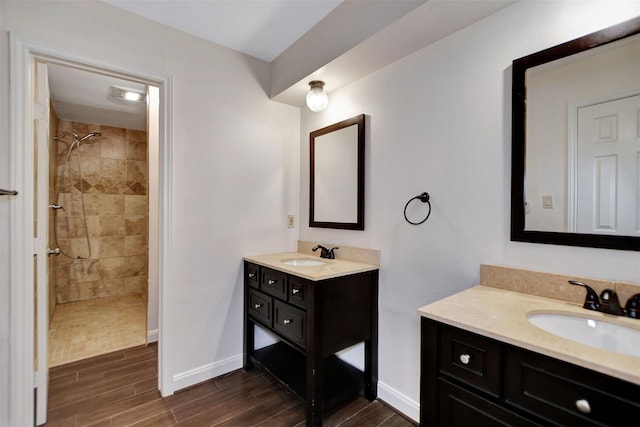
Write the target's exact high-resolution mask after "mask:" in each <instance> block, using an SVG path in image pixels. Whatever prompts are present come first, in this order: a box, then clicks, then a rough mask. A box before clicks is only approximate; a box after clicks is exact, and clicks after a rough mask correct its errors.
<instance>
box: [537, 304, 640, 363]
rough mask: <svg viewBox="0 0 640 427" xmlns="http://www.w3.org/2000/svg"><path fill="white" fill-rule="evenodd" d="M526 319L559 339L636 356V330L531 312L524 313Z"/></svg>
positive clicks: (639, 334) (639, 335)
mask: <svg viewBox="0 0 640 427" xmlns="http://www.w3.org/2000/svg"><path fill="white" fill-rule="evenodd" d="M527 320H529V322H530V323H532V324H533V325H535V326H537V327H538V328H541V329H544V330H545V331H547V332H551V333H552V334H554V335H558V336H560V337H562V338H566V339H569V340H572V341H577V342H579V343H582V344H586V345H590V346H592V347H597V348H601V349H604V350H609V351H613V352H616V353H622V354H627V355H630V356H636V357H640V345H639V344H638V343H640V330H639V329H633V328H628V327H626V326H621V325H616V324H614V323H609V322H604V321H602V320H594V319H589V318H585V317H578V316H572V315H570V314H552V313H531V314H527ZM638 323H640V322H638ZM638 326H640V325H638Z"/></svg>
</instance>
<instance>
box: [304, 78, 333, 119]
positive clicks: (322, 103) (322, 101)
mask: <svg viewBox="0 0 640 427" xmlns="http://www.w3.org/2000/svg"><path fill="white" fill-rule="evenodd" d="M309 86H310V87H311V89H310V90H309V93H308V94H307V107H309V109H310V110H311V111H313V112H314V113H315V112H318V111H322V110H324V109H325V108H327V105H328V104H329V97H328V96H327V93H326V92H325V91H323V90H322V89H323V88H324V82H323V81H322V80H312V81H310V82H309Z"/></svg>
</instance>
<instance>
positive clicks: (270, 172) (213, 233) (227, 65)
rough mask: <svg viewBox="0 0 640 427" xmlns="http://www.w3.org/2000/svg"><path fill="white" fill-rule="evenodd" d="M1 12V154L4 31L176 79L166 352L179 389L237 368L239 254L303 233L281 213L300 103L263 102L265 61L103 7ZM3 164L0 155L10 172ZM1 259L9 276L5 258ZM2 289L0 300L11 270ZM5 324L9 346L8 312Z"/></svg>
mask: <svg viewBox="0 0 640 427" xmlns="http://www.w3.org/2000/svg"><path fill="white" fill-rule="evenodd" d="M0 7H1V11H2V16H1V17H2V21H1V30H2V32H1V33H0V35H1V36H2V45H1V46H2V52H1V54H2V57H1V58H0V63H2V64H3V66H2V67H3V68H2V77H1V79H0V84H1V85H0V91H1V92H0V93H2V95H3V96H2V98H1V99H2V102H1V104H0V109H1V112H2V114H1V116H0V123H2V124H3V126H2V129H1V132H2V134H1V135H0V145H1V148H0V153H3V154H4V153H6V152H7V150H8V147H9V144H8V127H7V126H4V124H6V123H7V122H8V107H9V101H8V97H7V96H6V95H7V93H8V87H7V85H8V81H7V78H6V71H7V69H8V68H7V67H6V65H4V64H7V62H8V51H7V48H6V47H7V46H8V38H7V31H12V32H15V33H16V34H19V35H22V36H26V37H29V38H33V39H37V40H40V41H45V42H47V43H48V44H51V45H53V46H56V47H59V48H62V49H66V50H70V51H72V52H75V53H79V54H84V55H89V56H91V57H95V58H98V59H100V60H101V61H106V62H111V63H115V64H123V65H125V66H127V67H130V68H137V69H141V70H145V71H149V72H154V73H159V74H164V75H170V76H172V85H173V105H172V110H173V134H172V141H171V143H172V146H173V170H172V176H173V181H172V189H173V206H172V213H173V216H172V229H173V236H172V240H173V247H172V248H171V249H170V251H171V256H170V259H169V260H168V261H169V262H171V263H172V266H173V269H172V270H173V277H171V278H170V280H169V283H167V286H170V287H171V293H172V295H173V298H174V300H173V301H172V302H171V306H172V310H173V316H172V318H173V324H172V325H171V330H170V331H169V333H170V334H171V337H172V341H173V344H174V347H173V348H174V354H173V355H172V356H171V358H170V359H172V360H173V371H174V375H175V376H176V377H179V378H181V382H180V384H181V385H184V384H185V383H188V382H189V381H191V380H194V379H195V378H196V377H197V375H196V374H197V373H198V372H200V373H202V372H204V373H205V374H206V372H210V367H211V366H212V365H215V364H216V363H219V362H221V361H228V360H229V359H230V358H231V359H233V360H234V363H235V364H236V365H237V366H239V363H240V357H239V355H240V354H241V352H242V313H241V308H242V291H241V290H242V286H241V285H242V268H241V267H242V261H241V260H242V256H243V255H247V254H258V253H264V252H269V251H284V250H290V249H292V248H294V247H295V242H296V240H297V236H296V233H295V230H289V229H287V226H286V219H287V214H290V213H293V214H297V204H298V202H297V200H298V169H297V166H298V157H299V153H298V138H299V134H300V130H299V121H300V113H299V108H296V107H291V106H288V105H284V104H279V103H276V102H273V101H270V100H269V99H268V96H267V95H266V90H265V88H266V87H267V86H268V84H269V80H270V76H269V72H270V71H269V65H268V64H267V63H265V62H262V61H259V60H256V59H254V58H251V57H248V56H246V55H242V54H239V53H237V52H234V51H231V50H228V49H226V48H223V47H220V46H217V45H214V44H211V43H208V42H205V41H203V40H200V39H197V38H194V37H191V36H188V35H186V34H184V33H181V32H178V31H175V30H172V29H169V28H167V27H164V26H161V25H158V24H155V23H152V22H150V21H147V20H144V19H142V18H139V17H136V16H134V15H132V14H129V13H127V12H124V11H121V10H120V9H117V8H114V7H112V6H110V5H107V4H105V3H101V2H90V1H86V2H51V1H30V2H23V1H2V2H1V3H0ZM7 161H8V156H2V157H1V159H0V162H1V163H0V170H2V171H3V172H2V177H3V178H4V175H5V174H6V172H4V171H7V170H8V164H7ZM3 212H4V211H3ZM5 219H6V217H5ZM5 224H6V222H5V221H3V223H2V226H3V230H4V226H5ZM0 240H2V241H3V242H6V241H7V239H4V238H3V239H0ZM5 244H6V243H3V245H5ZM0 250H1V251H2V253H4V250H5V247H4V246H3V247H2V248H0ZM0 263H1V265H2V268H0V270H1V271H3V273H2V274H4V272H5V271H7V270H8V269H9V265H8V261H7V258H5V257H2V258H1V259H0ZM2 286H3V287H2V294H1V295H3V296H4V295H5V293H6V289H7V287H6V286H7V284H6V282H5V280H4V276H3V281H2ZM2 304H3V305H2V306H1V307H0V312H2V313H7V312H8V310H7V308H8V307H7V306H6V304H7V299H5V298H3V299H2ZM2 325H3V330H2V331H3V337H2V339H3V340H2V342H3V343H5V329H4V328H5V326H4V325H7V323H6V322H5V321H4V319H3V322H2ZM5 348H6V347H5V346H4V345H3V346H2V354H3V367H4V361H5V360H6V359H5V358H4V353H5V352H6V350H5ZM225 366H228V365H225ZM194 372H195V373H196V374H194V375H195V376H194V375H191V374H193V373H194ZM190 375H191V376H190ZM0 378H4V371H3V374H2V376H1V377H0ZM2 383H3V384H6V382H4V381H2ZM4 397H6V392H3V402H4Z"/></svg>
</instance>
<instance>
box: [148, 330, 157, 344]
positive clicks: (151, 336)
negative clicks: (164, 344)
mask: <svg viewBox="0 0 640 427" xmlns="http://www.w3.org/2000/svg"><path fill="white" fill-rule="evenodd" d="M152 342H158V330H157V329H154V330H152V331H147V344H149V343H152Z"/></svg>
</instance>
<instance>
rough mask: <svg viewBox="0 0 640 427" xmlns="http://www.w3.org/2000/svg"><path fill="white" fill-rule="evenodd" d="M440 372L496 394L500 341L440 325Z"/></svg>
mask: <svg viewBox="0 0 640 427" xmlns="http://www.w3.org/2000/svg"><path fill="white" fill-rule="evenodd" d="M439 348H440V353H439V356H440V357H439V360H440V365H439V368H440V372H442V373H444V374H446V375H449V376H451V377H454V378H456V379H458V380H460V381H463V382H466V383H467V384H470V385H472V386H474V387H476V388H478V389H480V390H484V391H486V392H487V393H490V394H491V395H493V396H496V397H500V381H501V376H500V366H501V363H502V353H501V351H500V344H499V343H498V342H496V341H493V340H491V339H489V338H486V337H482V336H480V335H477V334H474V333H471V332H467V331H463V330H461V329H457V328H452V327H448V326H444V327H442V328H441V332H440V345H439Z"/></svg>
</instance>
